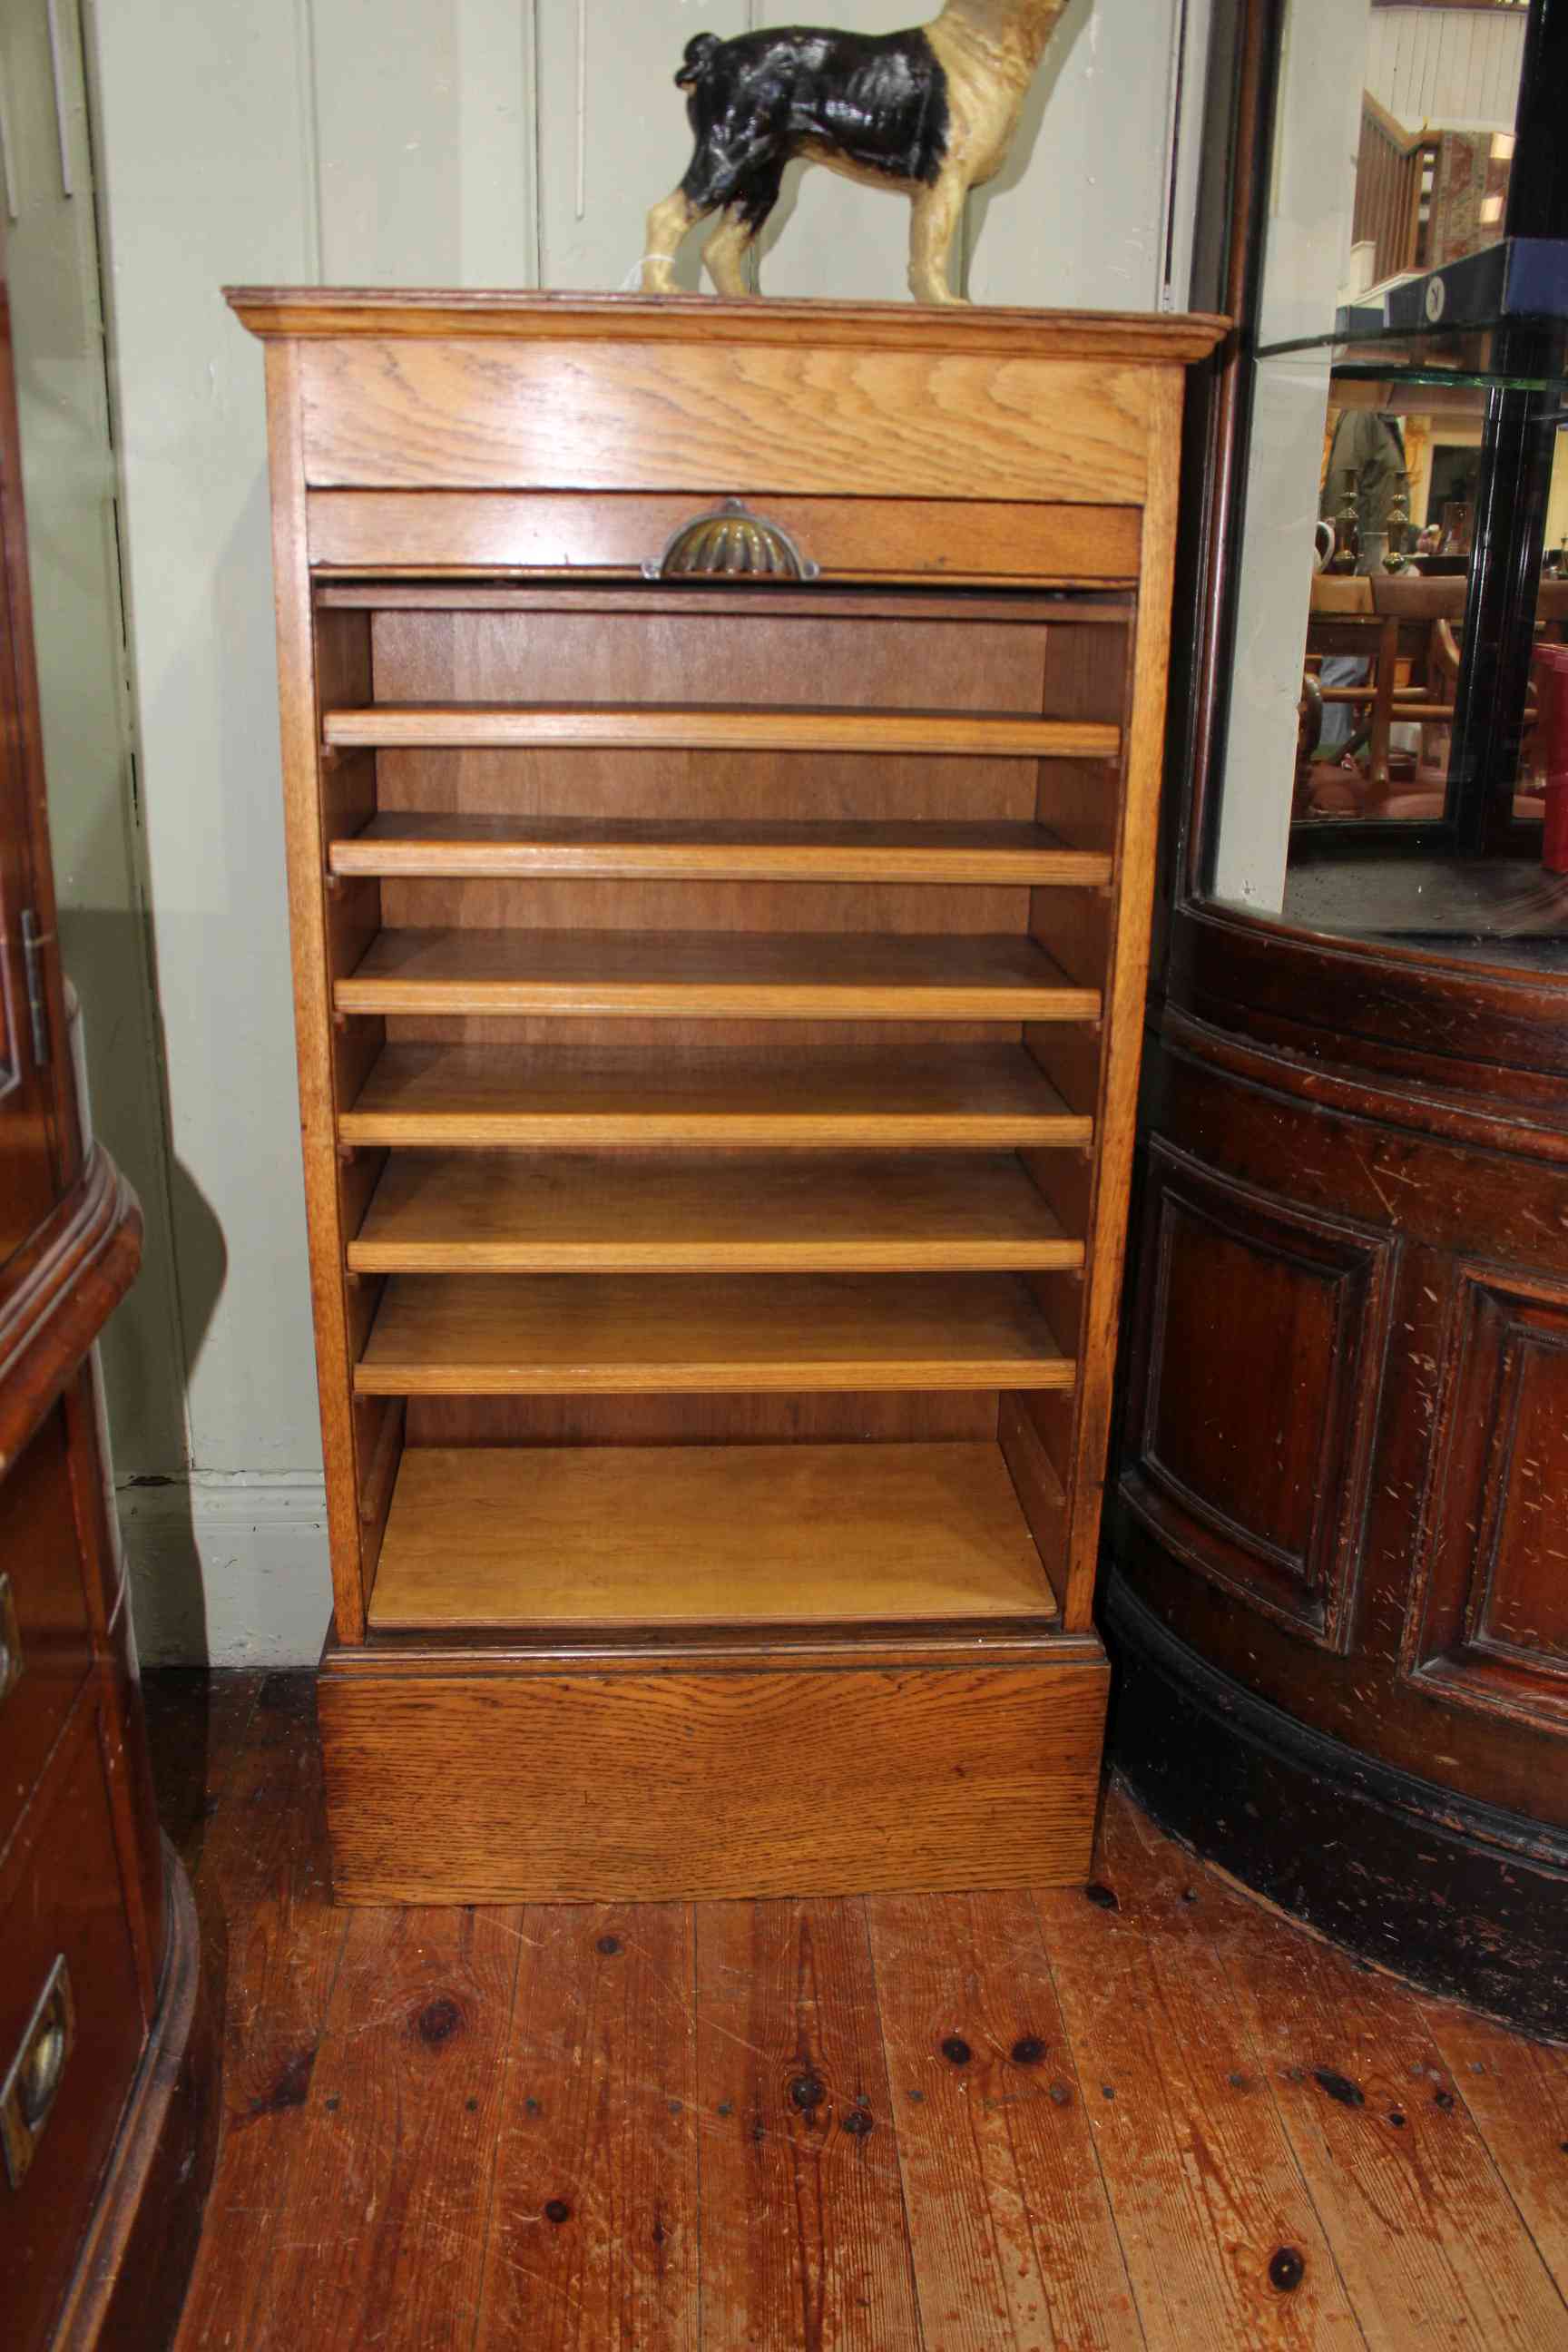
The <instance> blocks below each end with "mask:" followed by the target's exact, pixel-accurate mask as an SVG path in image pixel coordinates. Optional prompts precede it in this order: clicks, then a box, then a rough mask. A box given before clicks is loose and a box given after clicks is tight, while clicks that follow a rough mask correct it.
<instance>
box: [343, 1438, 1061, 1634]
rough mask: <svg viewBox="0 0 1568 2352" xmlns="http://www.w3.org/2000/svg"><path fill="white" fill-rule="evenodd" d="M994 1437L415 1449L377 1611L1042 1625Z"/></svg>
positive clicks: (488, 1622)
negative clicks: (937, 1441) (980, 1441)
mask: <svg viewBox="0 0 1568 2352" xmlns="http://www.w3.org/2000/svg"><path fill="white" fill-rule="evenodd" d="M1055 1616H1056V1609H1055V1603H1054V1601H1053V1598H1052V1594H1051V1590H1050V1587H1049V1584H1048V1583H1047V1579H1046V1575H1045V1571H1044V1570H1043V1568H1042V1566H1041V1563H1040V1558H1039V1554H1038V1553H1037V1550H1036V1549H1035V1546H1034V1543H1033V1542H1032V1540H1031V1538H1030V1536H1029V1532H1028V1529H1027V1528H1026V1525H1025V1522H1024V1517H1023V1513H1022V1511H1021V1509H1020V1508H1019V1505H1018V1501H1017V1497H1016V1495H1015V1494H1014V1491H1013V1487H1012V1484H1011V1482H1010V1480H1009V1478H1008V1475H1007V1471H1006V1468H1005V1465H1004V1463H1003V1460H1002V1456H1001V1454H1000V1453H999V1452H998V1450H997V1448H996V1447H995V1446H994V1445H963V1444H952V1445H863V1446H856V1445H768V1446H752V1445H721V1446H692V1445H671V1446H626V1447H623V1446H594V1447H587V1448H569V1449H563V1450H561V1449H556V1448H553V1447H541V1448H538V1449H529V1450H507V1451H500V1450H497V1449H492V1448H489V1447H483V1446H480V1447H474V1448H462V1449H459V1450H457V1451H448V1450H447V1449H444V1448H435V1447H431V1448H423V1447H418V1448H411V1449H410V1450H409V1451H408V1452H407V1453H406V1454H405V1455H404V1457H403V1467H402V1470H401V1472H400V1474H399V1476H398V1482H397V1490H396V1493H395V1496H394V1498H393V1504H392V1514H391V1517H390V1518H389V1519H388V1521H387V1528H386V1539H385V1542H384V1546H383V1549H382V1555H381V1568H380V1572H379V1574H378V1575H377V1578H376V1583H375V1591H374V1597H373V1600H372V1603H371V1612H370V1622H371V1624H372V1626H373V1627H374V1628H375V1629H376V1630H377V1631H378V1632H405V1631H414V1630H419V1629H429V1630H433V1629H437V1628H440V1629H456V1628H459V1627H471V1628H484V1629H489V1630H497V1629H500V1628H505V1627H529V1626H531V1627H549V1628H552V1629H563V1628H566V1627H584V1628H588V1627H594V1628H605V1629H607V1628H611V1627H644V1626H646V1627H653V1626H697V1625H723V1626H731V1627H737V1626H746V1625H779V1624H795V1625H810V1624H838V1623H855V1624H858V1625H864V1624H868V1623H869V1624H877V1623H883V1624H909V1623H910V1622H917V1621H920V1620H924V1621H927V1622H939V1623H940V1622H952V1621H953V1620H954V1619H960V1620H963V1619H972V1620H982V1621H991V1620H995V1619H998V1618H1001V1619H1007V1618H1012V1619H1017V1618H1027V1619H1030V1620H1032V1621H1035V1622H1047V1623H1049V1622H1054V1620H1055Z"/></svg>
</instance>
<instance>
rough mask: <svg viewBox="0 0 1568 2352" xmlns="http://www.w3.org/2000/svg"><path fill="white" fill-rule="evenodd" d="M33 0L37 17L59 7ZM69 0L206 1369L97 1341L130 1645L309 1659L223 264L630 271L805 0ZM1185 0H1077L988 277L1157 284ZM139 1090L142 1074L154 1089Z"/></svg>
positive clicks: (409, 271) (269, 729) (1114, 293)
mask: <svg viewBox="0 0 1568 2352" xmlns="http://www.w3.org/2000/svg"><path fill="white" fill-rule="evenodd" d="M12 5H14V6H15V7H16V8H17V9H21V10H26V9H36V10H37V12H38V13H39V14H40V15H41V13H42V11H43V8H44V5H45V0H12ZM82 5H83V7H84V11H85V14H86V19H87V22H86V38H87V47H88V54H89V59H90V65H91V80H92V86H93V93H94V118H95V148H96V169H97V173H98V180H99V189H100V215H101V221H102V226H103V234H104V254H103V260H104V284H105V289H106V296H107V309H108V323H109V333H110V351H111V357H112V385H113V394H114V415H115V424H116V430H117V436H118V451H117V462H118V467H119V488H120V501H121V513H120V520H121V531H122V538H123V545H124V551H125V581H126V593H127V605H128V611H129V620H130V631H131V665H130V666H131V679H132V699H133V705H134V711H135V717H136V722H137V728H138V733H139V744H140V755H141V772H142V821H143V824H144V841H145V851H144V856H145V870H146V875H147V877H148V895H149V900H150V906H151V918H152V939H153V947H154V950H155V955H156V969H157V987H158V1005H157V1008H156V1009H157V1013H158V1017H159V1018H161V1023H162V1034H163V1049H164V1054H165V1057H166V1066H167V1087H168V1097H167V1118H168V1135H169V1142H170V1148H171V1152H172V1162H173V1169H174V1174H173V1177H172V1184H173V1193H172V1198H173V1220H172V1222H173V1234H174V1265H175V1269H176V1271H177V1276H178V1283H177V1292H178V1298H179V1301H180V1306H181V1310H182V1317H183V1323H182V1347H183V1350H184V1359H185V1363H186V1367H187V1371H188V1391H187V1394H186V1397H185V1400H184V1409H185V1414H186V1420H187V1427H188V1462H187V1460H186V1458H185V1455H184V1452H183V1451H182V1450H181V1446H180V1442H179V1437H178V1433H177V1429H176V1430H174V1431H171V1429H170V1428H168V1427H166V1426H155V1425H154V1423H153V1421H152V1420H150V1419H148V1418H147V1417H146V1416H144V1415H143V1416H141V1417H139V1416H138V1413H137V1412H136V1411H135V1410H134V1409H133V1405H134V1400H133V1399H132V1395H131V1393H130V1388H129V1383H128V1381H127V1380H125V1379H121V1380H120V1381H116V1380H115V1379H114V1378H113V1373H114V1369H115V1368H114V1366H113V1365H112V1364H111V1365H110V1375H111V1378H110V1410H111V1421H112V1425H113V1429H114V1433H115V1439H116V1445H117V1460H118V1467H119V1472H120V1475H121V1480H122V1483H124V1482H126V1481H128V1480H130V1479H131V1478H133V1477H140V1478H141V1479H142V1480H145V1479H146V1478H148V1477H149V1476H152V1477H154V1478H163V1479H166V1480H169V1481H171V1482H172V1483H169V1484H166V1485H158V1486H146V1485H145V1484H143V1485H139V1486H134V1487H127V1493H128V1497H129V1500H128V1511H127V1531H128V1538H129V1541H130V1546H131V1550H132V1563H133V1572H134V1575H135V1579H136V1584H135V1590H136V1602H137V1617H138V1625H139V1629H140V1632H141V1635H142V1645H143V1650H144V1653H145V1654H153V1655H170V1654H172V1655H188V1654H199V1653H200V1652H201V1651H202V1649H203V1648H204V1647H205V1648H206V1649H208V1650H210V1653H211V1654H212V1655H213V1656H214V1657H216V1658H219V1659H225V1660H231V1661H232V1660H239V1659H243V1658H248V1659H253V1660H254V1659H259V1658H276V1659H282V1658H307V1657H310V1656H312V1655H313V1654H314V1653H315V1650H316V1647H317V1645H318V1643H319V1640H320V1636H321V1630H322V1627H323V1625H324V1622H325V1619H326V1613H327V1584H326V1575H325V1565H324V1556H323V1549H322V1548H323V1544H324V1536H323V1534H322V1532H321V1495H320V1484H319V1479H320V1470H319V1461H320V1456H319V1448H318V1437H317V1427H316V1406H315V1390H314V1378H313V1370H312V1359H311V1350H310V1315H309V1300H308V1294H307V1286H306V1277H305V1262H304V1237H303V1226H302V1214H301V1209H300V1171H299V1159H298V1151H297V1148H296V1142H295V1137H296V1133H297V1115H296V1107H295V1100H294V1079H293V1061H292V1052H293V1048H292V1034H291V1014H290V1005H289V954H288V938H287V927H286V919H285V901H284V890H283V868H282V845H281V817H280V811H279V786H278V738H277V723H276V718H275V714H274V692H275V668H274V650H273V637H272V619H271V585H270V576H269V559H268V524H267V497H266V481H265V460H264V417H263V408H262V393H261V353H260V350H259V347H258V345H257V344H256V343H254V342H253V341H250V340H249V339H248V338H247V336H246V335H245V334H244V333H243V332H242V331H240V329H239V328H238V327H237V325H236V324H235V323H234V321H233V320H232V319H231V317H230V316H229V314H228V312H227V310H226V308H225V306H224V304H223V301H222V299H221V295H220V293H219V289H220V287H221V286H222V285H223V284H224V283H225V282H234V281H247V282H257V281H280V282H289V281H296V282H300V281H307V282H308V281H316V280H327V281H337V282H348V283H380V284H398V283H401V284H405V285H409V284H412V285H418V284H439V283H443V282H445V283H455V284H469V285H475V284H486V285H493V284H511V285H529V284H534V283H541V282H542V283H544V284H547V285H552V286H559V287H583V288H590V287H593V288H613V287H616V286H619V285H621V284H622V283H623V282H625V281H626V278H627V275H628V273H630V272H633V271H635V269H636V267H637V261H638V258H639V257H640V255H641V252H642V245H643V220H644V215H645V214H646V212H647V207H648V205H650V203H652V202H653V201H654V200H655V199H656V198H657V197H658V196H659V195H661V194H664V193H665V192H666V191H667V190H668V187H669V186H670V185H671V184H673V183H674V181H675V180H676V179H677V178H678V177H679V173H680V172H681V170H682V169H683V167H684V163H685V161H686V155H687V152H688V134H687V131H686V125H685V119H684V111H683V100H682V99H681V97H680V94H679V92H678V91H677V90H676V89H675V88H674V85H673V75H674V71H675V68H676V65H677V63H678V61H679V55H680V52H681V50H682V48H683V47H684V45H685V43H686V41H687V40H689V38H690V37H691V35H692V34H693V33H694V32H696V31H698V30H700V29H703V28H704V27H709V26H710V27H712V28H713V29H715V30H717V31H720V32H721V33H726V32H730V31H733V30H739V29H741V28H742V26H747V25H752V24H762V23H766V22H777V21H789V20H791V19H795V20H798V18H799V16H801V15H802V14H803V13H805V14H811V13H814V12H812V11H802V10H800V9H798V8H795V7H775V6H771V5H764V0H637V5H626V6H624V7H622V8H611V7H609V6H607V5H605V0H596V4H595V5H588V0H374V5H372V0H288V5H285V0H82ZM909 13H910V12H909V10H908V8H907V5H902V0H831V5H829V0H824V5H823V9H822V14H823V15H824V16H827V17H829V18H830V19H831V20H832V21H834V22H838V23H843V24H847V25H853V26H858V27H861V28H863V29H867V30H877V29H882V28H885V27H888V26H894V25H897V24H899V23H900V22H905V21H908V17H909ZM1182 14H1183V12H1182V8H1181V5H1180V0H1073V5H1072V6H1071V7H1070V9H1069V11H1068V16H1066V18H1065V19H1064V21H1063V25H1062V27H1061V29H1060V30H1059V32H1058V37H1057V39H1056V42H1055V44H1054V47H1053V51H1052V54H1051V56H1050V58H1048V60H1047V65H1046V67H1045V68H1044V70H1043V71H1042V74H1041V77H1040V79H1039V82H1038V84H1037V89H1036V92H1035V94H1034V100H1033V102H1032V105H1031V109H1030V111H1029V114H1028V116H1027V117H1026V122H1025V125H1024V129H1023V131H1022V133H1021V136H1020V141H1019V146H1018V150H1017V152H1016V157H1015V159H1014V163H1013V164H1012V165H1011V166H1010V168H1009V170H1008V172H1007V173H1006V174H1005V177H1004V179H1003V181H1002V182H1001V183H1000V184H998V186H997V188H996V189H995V190H994V192H993V193H992V194H990V195H989V196H988V197H987V198H986V199H985V200H984V203H983V204H979V205H976V206H975V207H974V208H973V219H972V221H971V223H970V224H969V256H968V268H969V279H970V285H971V289H972V290H973V293H974V294H975V296H976V297H978V298H980V299H986V300H993V301H1006V302H1017V303H1027V304H1036V305H1053V304H1066V305H1084V306H1089V307H1100V308H1117V309H1140V308H1142V309H1148V308H1153V307H1156V306H1157V305H1158V304H1159V303H1160V301H1161V299H1162V294H1163V267H1162V256H1163V215H1164V205H1165V184H1166V179H1167V175H1168V173H1167V163H1168V155H1169V148H1170V141H1169V115H1170V108H1171V98H1172V89H1173V68H1174V63H1175V59H1174V48H1175V43H1176V32H1177V27H1178V25H1179V24H1180V22H1181V21H1182ZM1186 17H1187V22H1188V26H1189V40H1190V44H1191V54H1192V58H1194V60H1197V62H1195V63H1193V64H1191V65H1190V67H1189V71H1188V75H1187V84H1186V89H1187V100H1188V105H1189V109H1191V108H1192V107H1194V106H1195V103H1196V101H1197V100H1198V98H1199V97H1200V96H1201V79H1202V75H1201V58H1202V43H1203V37H1204V34H1205V27H1206V22H1207V5H1206V0H1189V6H1188V8H1187V11H1186ZM584 45H585V46H584ZM1191 160H1192V159H1191V155H1190V152H1189V155H1188V158H1187V162H1188V164H1189V166H1190V163H1191ZM906 222H907V212H906V208H905V206H904V205H903V204H902V203H901V201H897V200H892V199H889V198H888V197H885V196H882V195H880V194H878V193H876V192H874V191H865V190H859V189H855V188H852V187H849V186H848V185H847V184H844V183H842V182H839V181H837V180H830V179H829V178H828V177H827V176H826V174H823V173H811V174H809V175H807V179H806V183H805V186H804V188H803V189H802V190H801V191H800V193H799V195H798V198H797V200H795V202H793V203H792V204H790V205H786V206H785V207H783V208H781V221H780V225H779V227H778V233H777V235H776V236H773V237H771V238H770V246H769V250H768V251H767V252H766V254H765V255H764V257H763V284H764V286H765V287H766V288H768V289H771V290H772V291H773V292H775V293H780V294H783V293H812V294H822V295H842V296H855V297H870V296H884V297H899V296H901V295H902V292H903V284H904V279H903V268H904V263H903V254H904V243H905V236H906ZM1184 247H1185V239H1184V238H1182V239H1179V240H1178V268H1177V278H1176V282H1177V283H1180V282H1181V277H1180V271H1181V257H1182V254H1183V252H1184ZM693 261H694V256H690V255H689V256H688V257H686V259H685V262H684V264H683V271H684V275H685V277H686V278H687V281H688V282H690V283H695V278H694V275H693V269H692V264H693ZM69 789H71V790H74V789H75V788H74V786H72V787H69ZM95 789H97V790H99V791H100V792H101V789H102V788H101V782H100V785H98V786H96V787H95ZM71 821H72V820H71V818H70V816H69V814H68V813H66V812H63V811H62V813H61V814H58V815H57V824H58V825H59V824H65V825H67V826H68V825H69V824H70V822H71ZM122 895H123V894H122ZM94 1016H95V1008H94V1006H92V1005H91V1004H89V1019H91V1018H93V1017H94ZM148 1017H149V1019H151V1013H149V1016H148ZM131 1091H132V1093H137V1094H139V1096H140V1098H141V1099H142V1102H143V1104H145V1103H146V1102H147V1101H150V1100H153V1098H154V1094H153V1089H152V1088H151V1086H150V1083H148V1084H144V1083H143V1081H142V1079H141V1078H138V1079H137V1080H136V1081H135V1085H134V1086H133V1087H132V1089H131ZM101 1123H102V1124H103V1125H104V1127H105V1131H106V1135H107V1139H108V1140H109V1141H110V1146H111V1148H115V1149H119V1150H124V1149H125V1138H126V1136H127V1135H129V1134H130V1133H132V1129H133V1128H134V1119H133V1118H132V1116H131V1107H128V1108H126V1111H125V1118H124V1122H123V1125H122V1124H121V1121H119V1120H117V1121H116V1122H115V1124H114V1127H113V1129H112V1131H110V1123H109V1122H108V1121H103V1122H101ZM154 1123H156V1122H154ZM167 1320H168V1317H167V1316H165V1321H166V1322H167ZM177 1418H178V1417H177V1415H176V1421H177ZM165 1419H166V1416H165Z"/></svg>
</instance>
